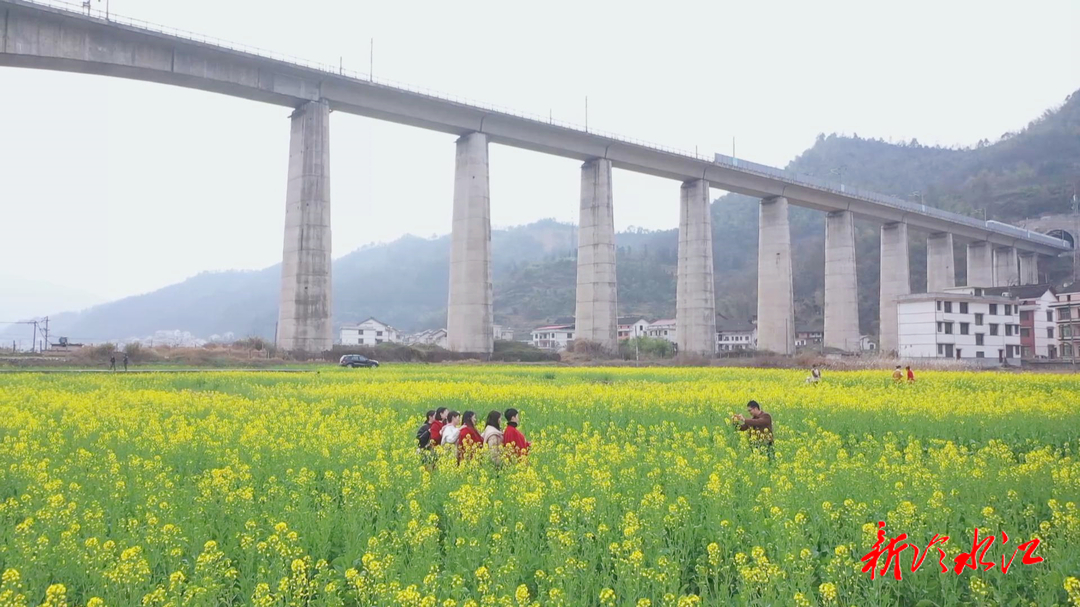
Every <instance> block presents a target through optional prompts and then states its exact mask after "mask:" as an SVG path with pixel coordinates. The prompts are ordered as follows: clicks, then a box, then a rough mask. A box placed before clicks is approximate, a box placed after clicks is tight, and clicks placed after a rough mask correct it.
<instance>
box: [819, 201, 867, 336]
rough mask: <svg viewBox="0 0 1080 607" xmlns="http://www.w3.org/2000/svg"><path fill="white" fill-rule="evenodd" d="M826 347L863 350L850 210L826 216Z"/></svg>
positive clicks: (853, 227) (853, 224) (853, 226)
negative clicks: (860, 337) (860, 345)
mask: <svg viewBox="0 0 1080 607" xmlns="http://www.w3.org/2000/svg"><path fill="white" fill-rule="evenodd" d="M825 347H826V348H836V349H838V350H844V351H845V352H855V351H857V350H858V349H859V291H858V279H857V278H856V274H855V220H854V218H853V216H852V214H851V212H850V211H833V212H832V213H829V214H828V215H826V216H825Z"/></svg>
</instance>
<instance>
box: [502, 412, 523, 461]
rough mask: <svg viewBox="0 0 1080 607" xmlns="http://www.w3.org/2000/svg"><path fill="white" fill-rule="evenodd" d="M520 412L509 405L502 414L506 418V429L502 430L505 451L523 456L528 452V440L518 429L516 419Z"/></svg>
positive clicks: (515, 455)
mask: <svg viewBox="0 0 1080 607" xmlns="http://www.w3.org/2000/svg"><path fill="white" fill-rule="evenodd" d="M520 415H521V412H520V411H518V410H517V409H515V408H513V407H510V408H509V409H507V410H506V412H505V413H504V414H503V416H504V417H505V418H506V431H504V432H503V444H505V445H507V447H508V449H507V451H508V452H509V453H510V454H511V455H512V456H514V457H523V456H525V455H528V453H529V441H527V440H525V435H524V434H522V433H521V430H518V419H519V418H520Z"/></svg>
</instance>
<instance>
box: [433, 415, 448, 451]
mask: <svg viewBox="0 0 1080 607" xmlns="http://www.w3.org/2000/svg"><path fill="white" fill-rule="evenodd" d="M445 425H446V407H439V408H438V409H435V421H433V422H431V442H433V443H435V446H436V447H438V446H439V443H440V441H442V429H443V426H445Z"/></svg>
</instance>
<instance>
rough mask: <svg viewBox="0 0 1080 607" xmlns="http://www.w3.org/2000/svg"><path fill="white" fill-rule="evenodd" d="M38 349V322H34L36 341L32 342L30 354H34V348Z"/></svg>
mask: <svg viewBox="0 0 1080 607" xmlns="http://www.w3.org/2000/svg"><path fill="white" fill-rule="evenodd" d="M36 347H37V321H36V320H35V321H34V339H33V340H32V341H31V342H30V353H31V354H33V353H34V348H36Z"/></svg>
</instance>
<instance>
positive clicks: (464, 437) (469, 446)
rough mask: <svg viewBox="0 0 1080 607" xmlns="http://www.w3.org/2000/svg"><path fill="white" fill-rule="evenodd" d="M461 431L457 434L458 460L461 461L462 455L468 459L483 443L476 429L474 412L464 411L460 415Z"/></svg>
mask: <svg viewBox="0 0 1080 607" xmlns="http://www.w3.org/2000/svg"><path fill="white" fill-rule="evenodd" d="M461 424H462V425H461V432H460V433H459V434H458V452H457V457H458V462H459V463H460V462H461V459H462V458H463V457H466V456H468V457H469V458H470V459H471V458H472V456H473V454H474V453H476V452H477V451H478V450H479V449H480V447H481V445H483V444H484V439H482V438H480V432H478V431H477V430H476V412H475V411H466V412H465V413H463V414H462V415H461Z"/></svg>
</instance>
